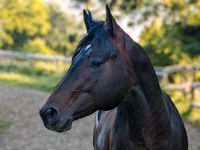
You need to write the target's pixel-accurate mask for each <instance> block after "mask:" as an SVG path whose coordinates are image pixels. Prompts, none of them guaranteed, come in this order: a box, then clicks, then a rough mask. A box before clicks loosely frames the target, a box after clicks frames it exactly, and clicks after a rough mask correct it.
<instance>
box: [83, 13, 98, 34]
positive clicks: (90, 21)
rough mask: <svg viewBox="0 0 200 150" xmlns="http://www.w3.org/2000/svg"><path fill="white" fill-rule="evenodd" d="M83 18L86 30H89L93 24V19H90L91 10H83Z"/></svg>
mask: <svg viewBox="0 0 200 150" xmlns="http://www.w3.org/2000/svg"><path fill="white" fill-rule="evenodd" d="M83 18H84V22H85V26H86V29H87V31H89V30H90V29H91V28H92V27H93V26H94V24H95V21H94V20H93V19H92V15H91V12H90V11H89V10H85V9H84V10H83Z"/></svg>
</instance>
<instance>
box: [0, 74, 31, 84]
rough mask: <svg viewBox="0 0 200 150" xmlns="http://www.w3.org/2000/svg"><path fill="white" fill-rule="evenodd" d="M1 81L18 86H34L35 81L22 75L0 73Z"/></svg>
mask: <svg viewBox="0 0 200 150" xmlns="http://www.w3.org/2000/svg"><path fill="white" fill-rule="evenodd" d="M0 80H1V81H5V82H9V83H18V84H20V83H21V84H22V83H23V84H32V83H33V80H32V78H31V77H28V76H26V75H23V74H20V73H14V72H0Z"/></svg>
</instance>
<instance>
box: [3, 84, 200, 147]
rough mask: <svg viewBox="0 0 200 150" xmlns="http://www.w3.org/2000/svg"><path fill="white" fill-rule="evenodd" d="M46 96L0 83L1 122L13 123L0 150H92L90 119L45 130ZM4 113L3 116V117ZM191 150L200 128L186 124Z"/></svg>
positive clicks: (199, 144)
mask: <svg viewBox="0 0 200 150" xmlns="http://www.w3.org/2000/svg"><path fill="white" fill-rule="evenodd" d="M48 94H49V93H44V92H40V91H36V90H30V89H26V88H22V87H14V86H9V85H5V84H0V114H1V115H0V117H3V118H0V119H4V120H9V121H12V122H13V124H12V125H11V126H10V128H8V130H7V131H6V132H5V133H4V134H2V135H0V150H92V149H93V147H92V131H93V116H89V117H87V118H84V119H81V120H79V121H77V122H75V123H74V124H73V128H72V130H70V131H69V132H66V133H64V134H59V133H55V132H52V131H49V130H47V129H45V128H44V126H43V124H42V121H41V119H40V117H39V114H38V111H39V108H40V107H41V106H42V104H43V103H44V101H45V99H46V98H47V97H48ZM2 112H3V114H2ZM186 127H187V130H188V136H189V140H190V150H200V129H199V128H196V127H193V126H191V125H189V124H186Z"/></svg>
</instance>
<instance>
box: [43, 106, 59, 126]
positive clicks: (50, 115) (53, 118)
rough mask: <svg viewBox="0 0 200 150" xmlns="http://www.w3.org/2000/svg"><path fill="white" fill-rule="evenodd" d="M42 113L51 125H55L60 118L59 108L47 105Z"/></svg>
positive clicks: (45, 120) (46, 122) (47, 123)
mask: <svg viewBox="0 0 200 150" xmlns="http://www.w3.org/2000/svg"><path fill="white" fill-rule="evenodd" d="M40 115H41V117H42V119H43V121H44V123H45V124H46V125H49V126H51V125H53V124H54V123H55V122H57V121H58V119H59V115H58V110H57V109H56V108H54V107H47V108H46V109H43V110H41V111H40Z"/></svg>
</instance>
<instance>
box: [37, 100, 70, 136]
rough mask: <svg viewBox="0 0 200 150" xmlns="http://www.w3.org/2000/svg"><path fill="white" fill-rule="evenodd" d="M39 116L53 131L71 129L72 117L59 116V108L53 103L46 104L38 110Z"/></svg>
mask: <svg viewBox="0 0 200 150" xmlns="http://www.w3.org/2000/svg"><path fill="white" fill-rule="evenodd" d="M40 116H41V118H42V120H43V123H44V126H45V127H46V128H47V129H49V130H53V131H57V132H64V131H67V130H70V129H71V126H72V119H71V118H70V117H66V118H65V119H62V118H61V115H60V112H59V109H58V108H57V107H56V106H55V105H52V104H50V105H47V106H45V107H43V108H42V109H41V110H40Z"/></svg>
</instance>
